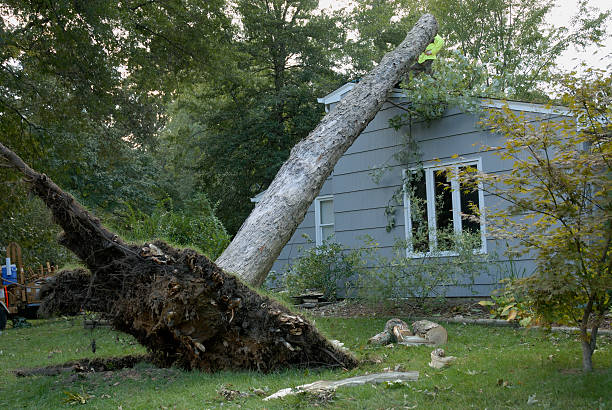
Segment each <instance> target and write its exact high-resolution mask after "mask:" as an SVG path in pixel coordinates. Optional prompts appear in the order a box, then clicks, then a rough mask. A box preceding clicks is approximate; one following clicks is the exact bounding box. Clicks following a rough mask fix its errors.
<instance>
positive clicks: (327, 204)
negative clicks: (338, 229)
mask: <svg viewBox="0 0 612 410" xmlns="http://www.w3.org/2000/svg"><path fill="white" fill-rule="evenodd" d="M319 203H320V204H321V224H333V223H334V201H321V202H319Z"/></svg>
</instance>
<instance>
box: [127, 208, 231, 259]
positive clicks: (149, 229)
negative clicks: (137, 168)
mask: <svg viewBox="0 0 612 410" xmlns="http://www.w3.org/2000/svg"><path fill="white" fill-rule="evenodd" d="M128 211H129V213H128V214H127V216H126V217H125V218H124V222H123V225H122V226H121V227H120V232H121V233H122V234H123V235H124V236H125V237H126V238H127V239H129V240H132V241H150V240H153V239H161V240H164V241H167V242H170V243H172V244H176V245H181V246H195V247H197V248H198V249H199V250H201V251H202V252H204V254H206V255H207V256H208V257H209V258H210V259H212V260H215V259H216V258H217V257H218V256H219V255H220V254H221V252H223V250H224V249H225V248H226V247H227V245H228V244H229V241H230V237H229V235H228V234H227V232H226V231H225V228H224V227H223V224H222V223H221V221H219V219H218V218H217V217H216V216H215V215H214V210H213V208H212V207H211V205H210V203H209V201H208V200H207V199H206V197H205V196H199V197H197V198H196V199H194V200H193V201H192V202H191V203H190V204H189V206H188V207H187V208H186V209H185V210H175V209H174V208H173V207H172V201H171V200H170V199H168V200H166V201H162V202H160V203H159V204H158V206H157V207H156V208H155V210H154V211H153V212H152V213H151V214H145V213H143V212H140V211H138V210H135V209H133V208H128Z"/></svg>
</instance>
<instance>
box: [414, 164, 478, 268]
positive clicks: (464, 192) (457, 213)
mask: <svg viewBox="0 0 612 410" xmlns="http://www.w3.org/2000/svg"><path fill="white" fill-rule="evenodd" d="M470 170H474V171H475V170H481V161H480V159H479V160H476V161H468V162H459V163H453V164H447V165H443V166H440V165H436V166H429V167H424V168H419V169H411V170H406V171H404V180H405V185H404V217H405V221H406V227H405V229H406V240H407V243H408V244H407V249H406V253H407V255H408V256H413V257H420V256H425V254H427V253H430V252H434V251H435V252H436V253H437V254H439V255H440V256H452V255H454V254H455V253H454V252H453V247H454V244H453V240H452V238H453V235H455V234H460V233H462V232H470V233H472V234H474V235H475V238H474V240H475V242H476V243H475V245H474V246H475V251H480V252H483V253H484V252H486V238H485V224H484V210H483V204H484V195H483V191H482V189H481V187H480V185H477V186H476V188H474V186H473V185H472V184H469V183H466V182H464V181H465V176H466V174H467V175H469V172H470ZM459 174H461V175H463V178H459V176H458V175H459ZM477 210H479V211H480V213H481V215H480V217H477Z"/></svg>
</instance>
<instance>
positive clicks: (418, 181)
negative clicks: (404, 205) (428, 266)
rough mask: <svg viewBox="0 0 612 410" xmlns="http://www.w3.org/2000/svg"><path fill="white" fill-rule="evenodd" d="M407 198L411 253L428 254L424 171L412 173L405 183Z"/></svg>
mask: <svg viewBox="0 0 612 410" xmlns="http://www.w3.org/2000/svg"><path fill="white" fill-rule="evenodd" d="M406 189H408V193H407V194H408V198H409V199H410V216H411V219H412V250H413V252H429V227H428V224H427V190H426V189H425V171H423V170H420V171H414V172H412V173H411V175H410V180H409V181H407V184H406Z"/></svg>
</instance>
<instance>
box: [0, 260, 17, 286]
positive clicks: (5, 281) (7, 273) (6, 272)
mask: <svg viewBox="0 0 612 410" xmlns="http://www.w3.org/2000/svg"><path fill="white" fill-rule="evenodd" d="M15 283H17V266H15V265H11V258H6V265H3V266H2V286H8V285H14V284H15Z"/></svg>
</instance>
